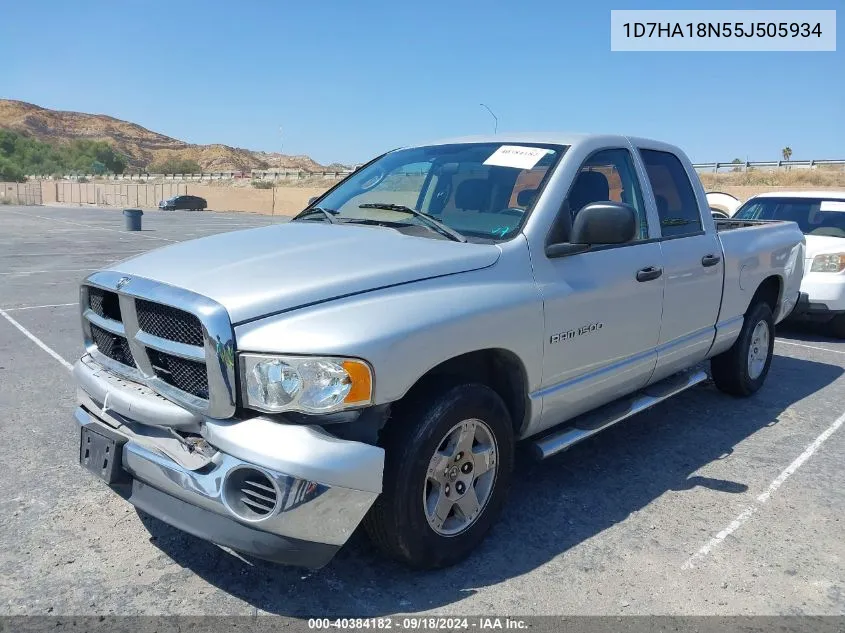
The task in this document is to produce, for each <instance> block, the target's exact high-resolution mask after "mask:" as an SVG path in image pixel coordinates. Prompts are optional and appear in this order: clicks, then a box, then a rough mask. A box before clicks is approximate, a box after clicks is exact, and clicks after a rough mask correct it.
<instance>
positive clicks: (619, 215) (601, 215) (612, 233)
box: [546, 202, 637, 257]
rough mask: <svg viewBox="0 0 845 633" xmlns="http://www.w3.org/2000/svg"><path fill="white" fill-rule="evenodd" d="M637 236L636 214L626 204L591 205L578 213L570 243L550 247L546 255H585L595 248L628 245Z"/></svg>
mask: <svg viewBox="0 0 845 633" xmlns="http://www.w3.org/2000/svg"><path fill="white" fill-rule="evenodd" d="M636 234H637V213H636V211H634V208H633V207H632V206H631V205H629V204H625V203H623V202H591V203H590V204H588V205H585V206H584V207H582V208H581V210H580V211H579V212H578V213H577V214H576V216H575V219H574V220H573V222H572V230H571V231H570V235H569V242H566V243H562V244H549V245H548V246H547V247H546V255H547V256H549V257H564V256H566V255H574V254H575V253H583V252H584V251H586V250H588V249H589V248H590V246H593V245H604V244H625V243H626V242H630V241H631V240H633V239H634V237H635V236H636Z"/></svg>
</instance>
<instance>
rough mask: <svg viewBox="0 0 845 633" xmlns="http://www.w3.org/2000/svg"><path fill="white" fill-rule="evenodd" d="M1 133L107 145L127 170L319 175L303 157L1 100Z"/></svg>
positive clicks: (316, 167)
mask: <svg viewBox="0 0 845 633" xmlns="http://www.w3.org/2000/svg"><path fill="white" fill-rule="evenodd" d="M0 128H6V129H10V130H13V131H15V132H20V133H22V134H28V135H30V136H33V137H35V138H37V139H38V140H40V141H44V142H46V143H67V142H69V141H71V140H74V139H90V140H96V141H107V142H108V143H110V144H111V145H112V146H113V147H114V148H115V149H117V150H118V151H119V152H121V153H123V154H125V155H126V156H127V157H128V159H129V165H130V168H145V167H147V166H148V165H150V164H151V163H158V162H161V161H163V160H166V159H168V158H178V159H184V160H193V161H196V162H197V163H198V164H199V165H200V167H201V168H202V169H203V171H249V170H251V169H265V168H276V167H283V168H287V169H300V170H303V171H323V169H324V167H323V166H322V165H320V164H319V163H317V162H315V161H314V160H312V159H311V158H310V157H308V156H284V155H283V156H281V161H280V155H279V154H272V153H266V152H253V151H250V150H247V149H241V148H238V147H229V146H228V145H220V144H214V145H194V144H191V143H186V142H185V141H180V140H179V139H175V138H171V137H169V136H165V135H164V134H159V133H157V132H153V131H151V130H148V129H146V128H144V127H141V126H140V125H137V124H135V123H130V122H128V121H122V120H120V119H116V118H114V117H110V116H106V115H104V114H86V113H84V112H64V111H61V110H49V109H47V108H41V107H39V106H37V105H33V104H31V103H26V102H24V101H15V100H12V99H0Z"/></svg>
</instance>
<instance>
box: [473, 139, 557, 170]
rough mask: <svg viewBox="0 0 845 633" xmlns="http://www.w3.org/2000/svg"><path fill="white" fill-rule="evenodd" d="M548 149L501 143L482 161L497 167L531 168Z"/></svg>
mask: <svg viewBox="0 0 845 633" xmlns="http://www.w3.org/2000/svg"><path fill="white" fill-rule="evenodd" d="M548 153H549V150H547V149H543V148H542V147H523V146H522V145H502V146H501V147H500V148H499V149H497V150H496V151H495V152H493V153H492V154H490V157H489V158H488V159H487V160H485V161H484V164H485V165H495V166H497V167H516V168H517V169H532V168H533V167H534V165H536V164H537V163H539V162H540V159H541V158H543V156H545V155H546V154H548Z"/></svg>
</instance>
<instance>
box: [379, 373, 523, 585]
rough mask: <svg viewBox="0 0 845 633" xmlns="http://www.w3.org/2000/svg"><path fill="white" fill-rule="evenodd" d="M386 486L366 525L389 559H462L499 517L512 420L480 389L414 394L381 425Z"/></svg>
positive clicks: (435, 562)
mask: <svg viewBox="0 0 845 633" xmlns="http://www.w3.org/2000/svg"><path fill="white" fill-rule="evenodd" d="M382 445H383V446H384V449H385V467H384V478H383V480H384V487H383V490H382V494H381V496H380V497H379V498H378V499H377V500H376V502H375V504H374V505H373V507H372V509H371V510H370V512H369V514H368V515H367V518H366V519H365V522H364V525H365V527H366V529H367V532H368V534H369V535H370V538H371V540H372V541H373V542H374V543H375V544H376V545H377V546H378V547H379V548H380V549H381V550H382V551H384V552H385V553H386V554H388V555H389V556H391V557H392V558H394V559H396V560H398V561H400V562H403V563H406V564H408V565H410V566H412V567H416V568H421V569H432V568H437V567H446V566H448V565H453V564H455V563H457V562H458V561H460V560H462V559H463V558H465V557H466V556H468V555H469V553H470V552H471V551H472V550H473V549H474V548H475V547H477V546H478V545H479V543H481V541H482V540H483V539H484V537H485V536H486V534H487V532H488V531H489V529H490V528H491V527H492V525H493V523H494V522H495V521H496V519H497V518H498V517H499V515H500V513H501V510H502V507H503V505H504V503H505V499H506V497H507V488H508V485H509V483H510V477H511V470H512V468H513V451H514V437H513V427H512V425H511V419H510V415H509V414H508V410H507V408H506V407H505V404H504V402H502V399H501V398H500V397H499V395H498V394H497V393H496V392H495V391H493V390H492V389H490V388H489V387H486V386H484V385H481V384H459V385H454V386H449V387H440V388H431V389H425V390H420V391H418V392H417V393H416V394H415V395H414V396H411V397H409V398H408V399H407V402H402V403H400V404H398V405H397V407H396V410H395V415H393V416H392V417H391V420H390V422H389V423H388V426H387V427H385V430H384V433H383V438H382Z"/></svg>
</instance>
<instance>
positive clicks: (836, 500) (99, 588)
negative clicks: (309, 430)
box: [0, 206, 845, 618]
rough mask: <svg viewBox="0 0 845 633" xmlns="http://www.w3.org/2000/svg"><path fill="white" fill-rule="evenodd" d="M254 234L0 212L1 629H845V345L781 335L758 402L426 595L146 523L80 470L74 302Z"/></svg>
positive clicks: (491, 549)
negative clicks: (87, 279)
mask: <svg viewBox="0 0 845 633" xmlns="http://www.w3.org/2000/svg"><path fill="white" fill-rule="evenodd" d="M282 221H283V219H279V218H271V217H267V216H258V215H252V214H224V213H221V214H197V213H185V212H171V213H158V212H150V213H148V214H146V215H145V216H144V225H145V230H144V231H142V232H138V233H125V232H124V231H123V218H122V217H121V216H120V214H119V213H118V212H117V211H115V210H106V209H94V208H89V209H78V208H50V207H38V208H36V207H29V208H23V207H11V206H7V207H0V309H2V312H0V410H2V411H3V415H2V416H0V434H2V437H3V441H2V442H0V464H2V470H1V471H0V615H15V614H51V615H54V616H55V615H72V614H104V615H105V614H112V613H117V614H192V615H200V614H237V615H250V614H261V613H277V614H285V615H290V616H295V617H303V618H304V617H308V616H314V615H316V616H327V615H332V616H336V615H350V616H353V615H357V616H363V615H366V616H378V615H390V614H397V613H403V614H408V613H412V614H418V613H439V614H465V615H472V614H479V615H491V614H493V615H495V614H501V615H505V614H507V615H527V614H538V615H542V614H603V615H613V616H616V615H624V614H726V615H728V614H730V615H737V614H829V615H840V616H841V615H845V539H843V534H845V530H843V522H845V469H843V458H842V455H843V452H845V429H843V428H841V426H842V421H843V419H845V418H843V412H845V376H843V370H845V342H843V341H837V340H832V339H828V338H824V337H821V336H818V335H817V334H815V333H813V332H812V331H796V330H788V329H783V330H781V331H780V332H779V333H778V338H777V342H776V344H775V358H774V361H773V364H772V369H771V374H770V375H769V379H768V381H767V383H766V385H765V386H764V388H763V389H762V390H761V391H760V392H759V393H758V394H756V395H755V396H754V397H752V398H750V399H744V400H737V399H733V398H730V397H727V396H725V395H723V394H721V393H719V392H718V391H716V389H715V388H714V387H713V386H712V384H708V383H705V384H703V385H701V386H699V387H696V388H694V389H692V390H690V391H688V392H686V393H684V394H682V395H681V396H678V397H677V398H675V399H673V400H670V401H668V402H666V403H664V404H661V405H659V406H657V407H655V408H654V409H652V410H650V411H648V412H645V413H643V414H640V415H638V416H636V417H634V418H632V419H630V420H629V421H627V422H625V423H624V424H620V425H618V426H617V427H615V428H613V429H611V430H609V431H607V432H605V433H603V434H601V435H599V436H597V437H596V438H594V439H592V440H589V441H587V442H584V443H583V444H581V445H579V446H577V447H575V448H573V449H572V450H570V451H569V452H567V453H564V454H562V455H559V456H557V457H555V458H553V459H551V460H549V461H546V462H543V463H530V462H527V461H523V462H521V465H520V466H519V468H518V472H517V476H516V478H515V481H514V485H513V489H512V492H511V499H510V502H509V504H508V506H507V509H506V512H505V515H504V517H503V519H502V521H501V522H500V524H499V525H498V526H497V527H496V528H495V529H494V530H493V532H492V534H491V535H490V537H489V538H488V539H487V540H486V541H485V543H484V544H483V546H482V547H481V548H480V549H479V550H478V551H477V552H476V553H475V554H474V555H473V556H472V557H471V558H469V559H468V560H467V561H465V562H464V563H462V564H460V565H457V566H455V567H453V568H451V569H447V570H442V571H438V572H432V573H420V572H413V571H409V570H407V569H405V568H402V567H399V566H397V565H395V564H393V563H390V562H387V561H385V560H384V559H382V558H381V557H380V556H379V555H378V554H377V553H376V552H375V551H374V550H373V549H372V547H370V545H369V544H368V542H367V541H366V539H365V538H363V537H362V536H361V535H356V536H354V537H353V539H352V541H351V542H350V543H348V544H347V546H346V547H344V549H343V550H342V551H341V552H340V554H339V555H338V557H337V558H336V559H335V560H334V561H333V562H332V563H330V564H329V565H328V566H327V567H326V568H324V569H322V570H319V571H316V572H311V571H304V570H301V569H294V568H290V567H281V566H275V565H272V564H267V563H263V562H259V561H244V560H241V559H238V558H235V557H233V556H232V555H230V554H228V553H226V552H224V551H222V550H220V549H219V548H217V547H215V546H214V545H211V544H209V543H206V542H203V541H201V540H198V539H196V538H194V537H191V536H188V535H186V534H184V533H182V532H179V531H178V530H175V529H173V528H170V527H168V526H167V525H165V524H163V523H161V522H159V521H156V520H153V519H151V518H148V517H143V516H139V515H138V514H136V512H135V511H134V510H133V508H132V507H131V506H130V505H128V504H127V503H126V502H125V501H123V500H122V499H120V498H119V497H117V496H116V495H114V494H112V493H111V492H110V491H109V490H108V489H107V488H106V487H105V485H103V484H102V483H101V482H100V481H98V480H95V479H94V478H93V477H92V476H89V475H87V474H86V473H85V472H84V471H83V470H82V469H81V468H80V467H79V466H78V465H77V459H78V441H79V430H78V428H77V427H76V423H75V422H74V421H73V419H72V417H71V416H72V411H73V409H74V406H75V400H76V396H75V387H74V384H73V381H72V380H71V376H70V372H69V371H68V367H69V366H70V365H69V364H70V363H72V362H73V361H74V360H75V359H76V358H78V357H79V356H80V354H81V353H82V347H81V336H80V327H79V315H78V309H77V305H76V302H77V297H78V285H79V282H80V280H81V279H82V278H83V277H84V276H85V275H86V274H88V273H89V272H91V271H93V270H94V269H97V268H101V267H104V266H106V265H108V264H109V263H110V262H113V261H115V260H120V259H123V258H126V257H130V256H132V255H134V254H137V253H142V252H145V251H148V250H151V249H154V248H157V247H160V246H164V245H167V244H171V243H173V242H178V241H182V240H185V239H191V238H195V237H201V236H204V235H211V234H214V233H219V232H225V231H233V230H238V229H242V228H248V227H255V226H264V225H268V224H273V223H277V222H282Z"/></svg>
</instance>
